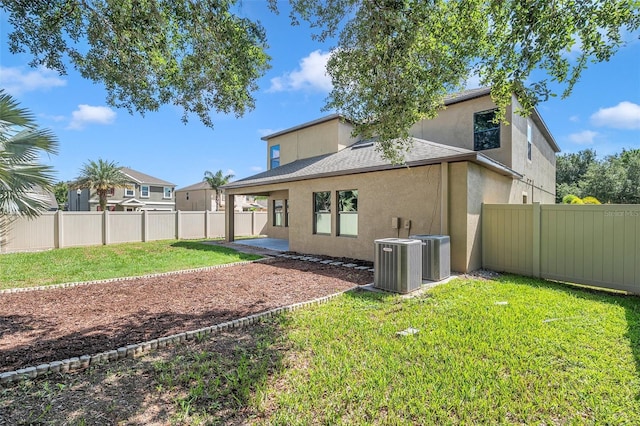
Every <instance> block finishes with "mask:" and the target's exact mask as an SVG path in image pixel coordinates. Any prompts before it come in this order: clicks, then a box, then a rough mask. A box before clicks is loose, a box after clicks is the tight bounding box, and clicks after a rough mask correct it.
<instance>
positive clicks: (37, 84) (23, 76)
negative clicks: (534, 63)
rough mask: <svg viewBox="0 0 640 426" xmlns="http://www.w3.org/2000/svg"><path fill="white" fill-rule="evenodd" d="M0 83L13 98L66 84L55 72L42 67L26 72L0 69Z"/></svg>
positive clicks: (12, 68)
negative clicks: (0, 82)
mask: <svg viewBox="0 0 640 426" xmlns="http://www.w3.org/2000/svg"><path fill="white" fill-rule="evenodd" d="M0 81H2V87H3V88H4V89H5V90H6V92H7V93H9V94H10V95H13V96H18V95H20V94H22V93H25V92H33V91H36V90H48V89H51V88H52V87H61V86H65V85H66V84H67V81H66V80H63V79H62V78H60V76H59V75H58V74H57V73H56V72H55V71H52V70H50V69H47V68H43V67H41V68H38V69H35V70H32V71H28V72H24V71H23V70H22V68H20V67H0Z"/></svg>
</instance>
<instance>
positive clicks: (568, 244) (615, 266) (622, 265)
mask: <svg viewBox="0 0 640 426" xmlns="http://www.w3.org/2000/svg"><path fill="white" fill-rule="evenodd" d="M482 266H483V267H484V268H486V269H491V270H494V271H504V272H512V273H516V274H520V275H528V276H533V277H538V278H546V279H552V280H558V281H567V282H572V283H578V284H586V285H591V286H596V287H603V288H610V289H615V290H622V291H627V292H630V293H635V294H640V205H635V204H634V205H626V204H624V205H623V204H613V205H612V204H604V205H563V204H561V205H546V204H542V205H540V204H539V203H534V204H528V205H513V204H485V205H483V206H482Z"/></svg>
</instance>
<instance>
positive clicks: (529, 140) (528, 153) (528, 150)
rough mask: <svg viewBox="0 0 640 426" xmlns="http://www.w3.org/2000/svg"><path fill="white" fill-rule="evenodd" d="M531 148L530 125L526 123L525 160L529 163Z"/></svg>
mask: <svg viewBox="0 0 640 426" xmlns="http://www.w3.org/2000/svg"><path fill="white" fill-rule="evenodd" d="M532 147H533V143H532V136H531V123H529V122H528V121H527V160H529V161H531V148H532Z"/></svg>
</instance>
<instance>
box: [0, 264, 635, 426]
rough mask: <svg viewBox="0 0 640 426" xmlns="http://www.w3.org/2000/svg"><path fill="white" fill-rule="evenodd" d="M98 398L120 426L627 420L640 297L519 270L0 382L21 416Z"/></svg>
mask: <svg viewBox="0 0 640 426" xmlns="http://www.w3.org/2000/svg"><path fill="white" fill-rule="evenodd" d="M409 327H413V328H415V329H417V330H418V332H417V333H416V334H413V335H409V336H404V337H403V336H399V335H397V332H398V331H401V330H405V329H407V328H409ZM107 391H108V393H107ZM110 395H122V396H119V397H118V399H112V397H111V396H110ZM122 398H125V399H124V400H126V401H127V403H126V404H125V403H123V404H120V403H119V402H117V401H119V400H120V399H122ZM107 403H108V404H109V405H108V410H109V418H110V419H112V420H113V423H118V422H122V423H127V424H129V423H136V422H137V421H139V420H136V419H137V418H138V417H136V416H138V415H140V413H155V414H154V415H156V416H158V417H156V418H155V419H156V420H158V422H159V423H162V424H189V425H197V424H229V423H232V424H245V423H246V424H264V425H307V424H326V425H341V424H343V425H368V424H375V425H416V424H420V425H422V424H425V425H430V424H518V425H520V424H546V425H574V424H575V425H582V424H611V425H613V424H615V425H618V424H620V425H622V424H628V425H636V424H640V298H638V297H635V296H625V295H620V294H608V293H604V292H597V291H593V290H589V289H581V288H574V287H569V286H565V285H561V284H555V283H551V282H546V281H542V280H535V279H527V278H521V277H515V276H503V277H501V278H499V279H498V280H493V281H485V280H461V279H457V280H454V281H452V282H450V283H448V284H445V285H441V286H439V287H436V288H434V289H432V290H430V291H429V292H427V293H425V294H423V295H421V296H418V297H414V298H408V299H407V298H402V297H400V296H396V295H389V294H380V293H371V292H366V291H355V292H351V293H347V294H345V295H343V296H340V297H338V298H336V299H333V300H332V301H331V302H329V303H327V304H324V305H320V306H315V307H309V308H305V309H302V310H299V311H295V312H290V313H287V314H286V315H283V316H280V317H276V318H269V319H264V320H263V321H262V322H261V323H260V324H257V325H254V326H252V327H249V328H248V329H235V330H233V331H232V332H230V333H226V334H223V335H219V336H216V337H212V338H211V339H204V340H202V341H200V342H191V343H189V344H187V345H184V346H177V347H175V348H172V349H166V350H161V351H158V352H155V353H151V354H149V355H146V356H143V357H141V358H139V359H135V360H125V361H123V362H117V363H114V364H106V365H98V366H95V367H91V368H90V369H89V370H88V371H87V372H86V373H82V374H73V375H65V376H57V375H56V376H51V377H49V378H44V379H38V380H36V381H27V382H24V383H22V384H21V385H19V386H14V387H10V388H7V389H4V390H0V411H2V409H5V410H7V413H9V412H12V416H14V417H11V418H12V419H15V418H18V419H24V421H26V422H27V423H29V422H31V421H33V420H34V419H38V421H42V422H44V423H47V422H50V423H52V424H55V423H56V422H58V420H61V419H66V420H65V421H68V424H83V423H82V422H83V421H85V420H89V419H95V418H98V417H99V416H101V415H102V414H103V413H104V410H105V408H104V406H105V404H107ZM53 406H55V407H56V409H55V410H53V409H50V408H51V407H53ZM12 407H14V408H12ZM25 407H27V408H25ZM47 407H48V408H47ZM145 415H146V414H145ZM47 424H48V423H47ZM87 424H89V423H87Z"/></svg>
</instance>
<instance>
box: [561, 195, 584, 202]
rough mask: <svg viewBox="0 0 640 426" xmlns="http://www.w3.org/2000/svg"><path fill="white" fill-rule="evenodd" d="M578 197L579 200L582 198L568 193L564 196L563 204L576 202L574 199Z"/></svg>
mask: <svg viewBox="0 0 640 426" xmlns="http://www.w3.org/2000/svg"><path fill="white" fill-rule="evenodd" d="M576 199H577V200H579V199H580V198H578V197H577V196H575V195H573V194H567V195H565V196H564V197H562V204H575V203H574V202H573V200H576Z"/></svg>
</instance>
